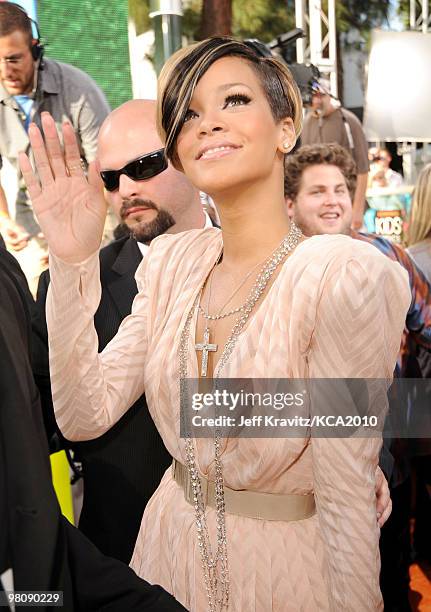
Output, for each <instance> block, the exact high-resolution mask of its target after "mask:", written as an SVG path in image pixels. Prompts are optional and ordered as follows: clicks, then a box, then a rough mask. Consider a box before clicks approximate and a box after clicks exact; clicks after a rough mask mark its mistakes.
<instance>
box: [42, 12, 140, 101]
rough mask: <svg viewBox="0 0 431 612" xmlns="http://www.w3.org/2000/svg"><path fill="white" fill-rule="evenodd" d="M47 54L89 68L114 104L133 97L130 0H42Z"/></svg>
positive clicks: (43, 36)
mask: <svg viewBox="0 0 431 612" xmlns="http://www.w3.org/2000/svg"><path fill="white" fill-rule="evenodd" d="M37 13H38V20H39V25H40V31H41V36H42V39H43V41H44V43H45V44H46V51H45V54H46V57H48V58H52V59H56V60H58V61H60V62H65V63H67V64H72V65H73V66H76V67H77V68H80V69H81V70H84V71H85V72H87V73H88V74H89V75H90V76H91V77H92V78H93V79H94V80H95V81H96V83H97V84H98V85H99V87H100V88H101V89H102V90H103V91H104V93H105V95H106V97H107V99H108V102H109V104H110V105H111V107H112V108H115V107H116V106H119V105H120V104H122V103H123V102H125V101H126V100H130V99H131V98H132V84H131V77H130V64H129V46H128V34H127V17H128V3H127V0H93V1H90V0H39V1H38V3H37Z"/></svg>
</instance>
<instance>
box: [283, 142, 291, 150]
mask: <svg viewBox="0 0 431 612" xmlns="http://www.w3.org/2000/svg"><path fill="white" fill-rule="evenodd" d="M289 148H290V144H289V143H288V142H287V140H286V142H283V149H289Z"/></svg>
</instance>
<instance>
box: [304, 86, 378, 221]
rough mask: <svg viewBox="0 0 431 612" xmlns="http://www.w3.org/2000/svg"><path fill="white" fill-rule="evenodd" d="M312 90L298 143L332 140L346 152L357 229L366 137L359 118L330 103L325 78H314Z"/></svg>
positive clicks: (362, 202)
mask: <svg viewBox="0 0 431 612" xmlns="http://www.w3.org/2000/svg"><path fill="white" fill-rule="evenodd" d="M312 94H313V96H312V102H311V110H310V112H309V113H308V115H307V117H306V118H305V121H304V128H303V130H302V133H301V145H314V144H319V143H322V144H328V143H331V142H336V143H338V144H340V145H341V146H342V147H344V148H345V149H347V151H349V152H350V154H351V156H352V157H353V159H354V160H355V162H356V167H357V171H358V174H357V182H356V190H355V195H354V198H353V218H352V228H353V229H360V228H361V227H362V219H363V215H364V208H365V192H366V190H367V178H368V168H369V166H368V143H367V139H366V138H365V134H364V132H363V130H362V126H361V123H360V121H359V119H358V118H357V117H356V116H355V115H354V114H353V113H351V112H350V111H348V110H346V109H345V108H342V106H341V105H340V104H339V103H338V104H337V103H335V104H334V98H333V96H331V94H330V83H329V81H328V80H327V79H324V78H320V79H318V80H317V81H314V82H313V85H312Z"/></svg>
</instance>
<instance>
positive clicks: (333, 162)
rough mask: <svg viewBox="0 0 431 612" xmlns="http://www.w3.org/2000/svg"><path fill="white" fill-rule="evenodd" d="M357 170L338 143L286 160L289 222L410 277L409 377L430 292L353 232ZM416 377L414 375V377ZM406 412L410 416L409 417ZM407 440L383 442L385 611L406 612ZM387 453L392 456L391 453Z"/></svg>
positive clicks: (390, 253) (379, 241)
mask: <svg viewBox="0 0 431 612" xmlns="http://www.w3.org/2000/svg"><path fill="white" fill-rule="evenodd" d="M356 177H357V172H356V165H355V162H354V161H353V159H352V157H351V155H350V154H349V153H348V151H347V150H346V149H345V148H344V147H342V146H340V145H338V144H335V143H332V144H316V145H307V146H304V147H302V148H301V149H299V150H298V151H297V152H296V153H294V154H293V155H289V156H287V157H286V162H285V178H284V194H285V198H286V203H287V206H288V210H289V214H290V216H291V217H292V218H293V219H294V220H295V223H296V224H297V225H298V226H299V227H300V228H301V229H302V231H303V233H304V234H305V235H306V236H315V235H319V234H345V235H347V236H351V237H352V238H354V239H357V240H364V241H365V242H369V243H371V244H373V245H374V246H375V247H376V248H378V249H379V250H380V251H381V252H382V253H383V254H384V255H386V256H387V257H389V258H391V259H393V260H395V261H398V263H399V264H400V265H402V266H403V267H404V268H406V270H407V271H408V273H409V279H410V287H411V292H412V301H411V305H410V308H409V310H408V313H407V317H406V328H405V329H406V331H405V333H404V338H403V343H402V348H401V351H400V354H399V360H398V366H397V372H396V374H397V375H398V376H402V377H406V376H408V375H409V373H410V368H411V363H412V359H413V358H414V354H415V350H414V347H415V345H416V344H418V345H420V346H422V347H424V348H425V349H426V350H428V351H429V350H430V348H431V287H430V286H429V284H428V283H427V281H426V279H425V277H424V275H423V274H422V272H421V271H420V270H419V268H417V267H416V266H415V264H414V263H413V260H412V259H411V258H410V257H409V255H408V254H407V252H406V251H405V250H404V249H403V248H401V247H400V246H398V245H396V244H394V243H393V242H391V241H390V240H386V239H384V238H381V237H380V236H375V235H374V234H365V233H361V232H357V231H355V230H352V229H351V226H352V215H353V206H352V199H353V196H354V193H355V187H356ZM411 375H412V374H411V373H410V376H411ZM406 412H407V411H406ZM406 442H407V441H406V440H399V439H396V440H392V441H390V440H389V441H388V440H387V439H385V446H386V453H384V454H383V456H382V458H381V465H382V467H383V469H384V470H385V471H386V475H387V476H388V480H389V483H390V487H391V496H392V501H393V511H392V515H391V516H390V518H389V520H388V522H387V523H386V525H385V526H384V528H383V529H382V534H381V539H380V552H381V559H382V571H381V584H380V586H381V590H382V594H383V599H384V603H385V610H391V611H392V612H395V611H397V612H404V611H405V612H407V611H408V610H410V606H409V603H408V591H409V575H408V567H409V563H410V539H409V538H410V536H409V517H410V488H411V483H410V477H409V474H410V470H409V464H408V460H407V456H406V446H405V443H406ZM388 451H389V452H388Z"/></svg>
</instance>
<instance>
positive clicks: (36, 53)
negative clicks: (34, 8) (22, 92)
mask: <svg viewBox="0 0 431 612" xmlns="http://www.w3.org/2000/svg"><path fill="white" fill-rule="evenodd" d="M15 6H16V7H17V8H18V9H19V10H20V11H22V12H23V13H24V15H25V16H26V17H27V19H28V20H29V22H30V24H31V26H34V27H35V30H36V36H37V38H34V39H33V41H32V45H31V49H30V50H31V55H32V57H33V59H34V61H35V62H38V69H39V70H43V54H44V51H45V48H44V45H43V43H42V41H41V36H40V30H39V25H38V23H37V21H35V20H34V19H32V18H31V17H30V15H29V14H28V13H27V12H26V11H25V10H24V9H23V8H22V6H19V4H16V5H15ZM31 29H33V28H31Z"/></svg>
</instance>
